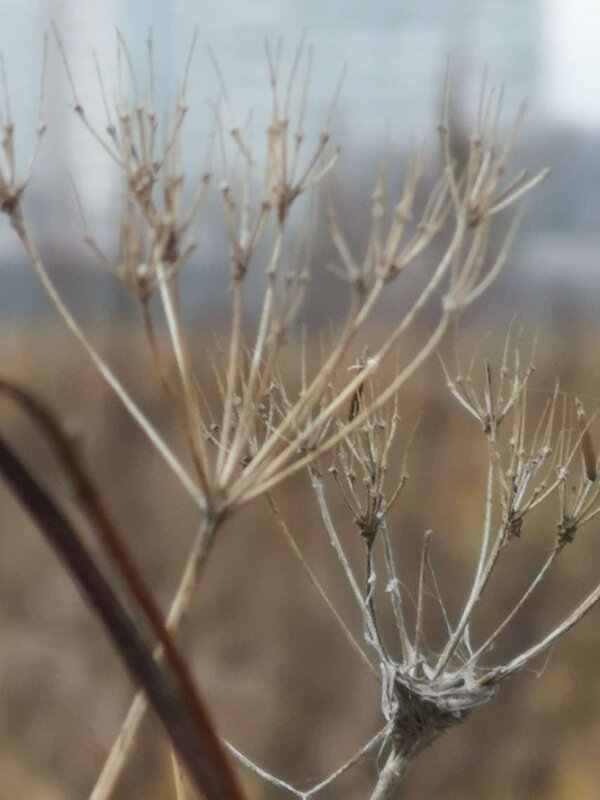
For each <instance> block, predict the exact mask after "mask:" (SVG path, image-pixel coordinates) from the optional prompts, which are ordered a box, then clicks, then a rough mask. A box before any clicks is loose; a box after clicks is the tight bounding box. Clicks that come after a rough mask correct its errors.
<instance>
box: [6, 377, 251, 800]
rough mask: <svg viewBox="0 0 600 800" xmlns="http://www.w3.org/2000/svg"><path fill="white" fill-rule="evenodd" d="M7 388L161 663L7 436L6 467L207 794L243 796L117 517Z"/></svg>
mask: <svg viewBox="0 0 600 800" xmlns="http://www.w3.org/2000/svg"><path fill="white" fill-rule="evenodd" d="M0 391H1V392H3V393H4V394H6V395H8V396H9V397H11V398H12V399H13V400H15V401H16V402H17V403H18V404H19V405H20V406H21V407H22V408H24V409H25V410H26V411H27V413H28V414H29V416H30V417H31V418H32V419H33V420H34V421H35V422H36V424H37V425H38V426H39V427H40V428H41V429H42V431H43V432H44V434H45V435H46V437H47V438H48V439H49V441H50V442H51V445H52V448H53V451H54V453H55V455H56V456H57V457H58V459H59V460H60V462H61V464H62V465H63V467H64V468H65V470H66V471H67V473H68V475H69V477H70V479H71V480H72V482H73V484H74V487H75V489H76V491H77V494H78V496H79V498H80V500H81V501H82V503H83V505H84V507H85V510H86V512H87V513H88V514H89V516H90V518H91V520H92V522H93V523H94V526H95V528H96V530H97V532H98V533H99V536H100V539H101V541H102V543H103V545H104V546H105V548H106V550H107V551H108V552H109V554H110V555H111V557H112V559H113V560H114V562H115V564H116V566H117V567H118V569H119V571H120V573H121V576H122V577H123V579H124V581H125V584H126V586H127V588H128V590H129V591H130V593H131V595H132V596H133V597H134V598H135V599H136V602H137V603H138V605H139V606H140V608H141V609H142V610H143V611H144V613H145V615H146V618H147V620H148V622H149V623H150V625H151V627H152V629H153V632H154V634H155V635H156V637H157V638H158V639H159V641H160V643H161V645H162V647H163V649H164V652H165V656H166V662H167V665H168V669H163V668H161V667H160V666H159V664H158V663H157V662H156V660H155V658H154V656H153V652H152V646H151V645H149V644H147V643H146V642H145V641H144V638H143V636H142V634H141V631H140V629H139V626H138V625H137V624H136V623H135V621H134V620H133V618H132V617H131V615H130V614H129V613H128V612H127V611H126V610H125V608H124V606H123V604H122V602H121V601H120V600H119V598H118V597H117V595H116V593H115V591H114V590H113V588H112V587H111V586H110V585H109V583H108V582H107V580H106V579H105V577H104V576H103V574H102V572H101V571H100V569H99V568H98V567H97V566H96V565H95V563H94V562H93V560H92V558H91V556H90V554H89V553H88V552H87V550H86V548H85V546H84V545H83V543H82V542H81V540H80V537H79V535H78V533H77V531H76V530H75V528H74V527H73V525H72V523H71V521H70V520H69V518H68V517H67V515H66V514H65V513H64V511H63V510H62V509H61V508H60V507H59V506H58V505H57V504H56V502H55V501H54V500H53V499H52V498H51V497H50V495H49V494H48V493H47V492H46V490H45V489H43V488H42V487H41V486H40V484H39V483H38V482H37V480H36V479H35V478H34V477H33V476H32V475H31V473H30V472H29V470H28V469H27V467H26V466H25V465H24V464H23V463H22V462H21V461H20V459H19V458H18V457H17V456H16V455H15V454H14V452H13V451H12V449H11V448H10V447H9V445H8V444H7V443H6V442H5V441H4V440H3V439H2V438H1V437H0V472H2V474H3V476H4V478H5V480H6V481H7V483H8V484H9V485H10V487H11V489H12V490H13V492H14V493H15V494H16V496H17V497H18V498H19V499H20V500H21V502H22V503H23V505H24V506H25V508H26V510H27V511H28V513H29V515H30V516H31V517H32V518H33V520H34V521H35V522H36V523H37V525H38V526H39V527H40V529H41V531H42V532H43V533H44V535H45V536H46V538H47V539H48V541H49V543H50V544H51V546H52V547H53V549H54V550H55V551H56V552H57V554H58V555H59V557H60V558H61V559H62V561H63V562H64V564H65V566H66V568H67V570H68V571H69V572H70V574H71V576H72V577H73V579H74V580H75V582H76V583H77V585H78V587H79V589H80V591H81V592H82V594H83V595H84V597H85V598H86V600H87V602H88V603H89V604H90V606H91V607H92V608H93V609H94V611H95V612H96V614H97V615H98V617H99V618H100V619H101V621H102V623H103V624H104V626H105V628H106V630H107V632H108V634H109V636H110V638H111V639H112V641H113V644H114V645H115V648H116V649H117V651H118V652H119V654H120V655H121V658H122V659H123V661H124V662H125V664H126V666H127V668H128V669H129V671H130V672H131V674H132V676H133V678H134V680H135V681H136V682H137V683H139V684H140V685H141V686H142V687H143V689H144V690H145V692H146V694H147V696H148V699H149V701H150V703H151V705H152V707H153V708H154V711H155V712H156V714H157V715H158V717H159V718H160V719H161V721H162V722H163V724H164V726H165V728H166V730H167V732H168V734H169V736H170V738H171V740H172V742H173V744H174V746H175V747H176V748H177V750H178V751H179V753H180V756H181V758H182V760H183V761H184V762H185V764H186V766H187V768H188V770H189V772H190V775H191V776H192V777H193V779H194V781H195V783H196V785H197V786H198V788H199V789H200V790H201V791H202V792H203V794H204V795H205V796H206V797H207V798H212V799H213V800H224V799H225V798H227V799H228V800H229V798H231V800H241V798H242V795H241V793H240V791H239V789H238V787H237V784H236V781H235V778H234V776H233V773H232V771H231V768H230V767H229V764H228V761H227V758H226V756H225V754H224V752H223V749H222V746H221V744H220V742H219V740H218V738H217V736H216V734H215V732H214V729H213V727H212V724H211V723H210V721H209V719H208V715H207V713H206V711H205V710H204V708H203V706H202V704H201V701H200V699H199V697H198V694H197V691H196V689H195V686H194V683H193V679H192V677H191V675H190V673H189V670H188V669H187V665H186V664H185V662H184V661H183V659H182V658H181V656H180V655H179V652H178V650H177V648H176V646H175V644H174V642H173V639H172V638H171V637H170V635H169V633H168V631H167V629H166V627H165V624H164V621H163V619H162V616H161V614H160V611H159V610H158V608H157V606H156V605H155V603H154V600H153V599H152V596H151V594H150V593H149V591H148V590H147V589H146V587H145V585H144V583H143V580H142V578H141V576H140V574H139V571H138V570H137V568H136V566H135V564H134V563H133V561H132V559H131V558H130V557H129V554H128V553H127V551H126V548H125V547H124V545H123V542H122V541H121V538H120V536H119V534H118V532H117V530H116V528H115V527H114V525H113V523H112V522H111V520H110V517H109V515H108V514H107V512H106V509H105V508H104V506H103V503H102V501H101V499H100V497H99V494H98V492H97V491H96V489H95V487H94V485H93V484H92V482H91V481H90V480H89V478H88V477H87V475H86V473H85V471H84V470H83V468H82V465H81V464H80V462H79V458H78V456H77V454H76V452H75V451H74V449H73V448H72V447H71V445H70V443H69V441H68V439H67V437H66V436H65V434H64V433H63V432H62V431H61V429H60V425H59V424H58V423H57V421H56V420H55V419H54V418H53V416H52V414H51V413H50V412H48V410H47V409H46V408H45V407H44V406H43V405H42V404H41V403H40V402H39V401H38V400H36V399H35V398H33V397H32V396H31V395H29V393H27V392H26V391H24V390H23V389H21V388H19V387H17V386H14V385H13V384H10V383H8V382H6V381H2V380H0Z"/></svg>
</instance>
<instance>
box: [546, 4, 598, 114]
mask: <svg viewBox="0 0 600 800" xmlns="http://www.w3.org/2000/svg"><path fill="white" fill-rule="evenodd" d="M542 11H543V14H542V26H543V28H542V32H543V36H542V41H543V70H544V89H545V102H546V104H547V108H548V112H549V113H550V114H551V115H552V116H553V117H559V118H561V119H564V120H566V121H568V122H571V123H574V124H579V125H593V126H600V0H544V2H543V4H542Z"/></svg>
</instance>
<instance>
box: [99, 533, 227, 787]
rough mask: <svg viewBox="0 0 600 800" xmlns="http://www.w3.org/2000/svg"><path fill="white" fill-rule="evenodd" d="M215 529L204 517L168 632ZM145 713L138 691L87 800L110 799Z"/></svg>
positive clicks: (175, 622)
mask: <svg viewBox="0 0 600 800" xmlns="http://www.w3.org/2000/svg"><path fill="white" fill-rule="evenodd" d="M216 527H217V526H216V523H215V521H214V520H211V519H209V518H205V519H204V521H203V522H202V525H201V527H200V530H199V532H198V534H197V537H196V540H195V542H194V545H193V548H192V550H191V552H190V554H189V556H188V558H187V561H186V564H185V568H184V571H183V574H182V576H181V579H180V582H179V585H178V587H177V590H176V592H175V596H174V598H173V602H172V604H171V607H170V609H169V612H168V614H167V618H166V626H167V629H168V630H169V631H172V632H174V631H176V630H177V628H178V627H179V625H180V623H181V620H182V619H183V617H184V616H185V614H186V613H187V610H188V608H189V606H190V603H191V601H192V597H193V594H194V590H195V588H196V585H197V583H198V580H199V578H200V575H201V573H202V570H203V567H204V565H205V563H206V560H207V558H208V555H209V553H210V550H211V546H212V543H213V541H214V537H215V533H216ZM154 655H155V658H160V657H161V655H162V650H161V649H160V648H156V649H155V651H154ZM147 710H148V701H147V700H146V697H145V696H144V694H143V693H142V692H137V693H136V695H135V697H134V699H133V702H132V703H131V706H130V707H129V710H128V712H127V715H126V717H125V720H124V721H123V724H122V726H121V730H120V732H119V735H118V736H117V738H116V740H115V742H114V743H113V745H112V747H111V749H110V752H109V754H108V756H107V759H106V761H105V763H104V766H103V767H102V770H101V772H100V774H99V776H98V778H97V779H96V783H95V785H94V788H93V789H92V792H91V794H90V796H89V800H108V798H109V797H110V796H111V794H112V792H113V789H114V787H115V784H116V782H117V780H118V778H119V776H120V774H121V772H122V770H123V768H124V766H125V763H126V761H127V759H128V757H129V754H130V752H131V749H132V747H133V744H134V742H135V739H136V736H137V732H138V730H139V727H140V724H141V722H142V720H143V719H144V716H145V714H146V711H147Z"/></svg>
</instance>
